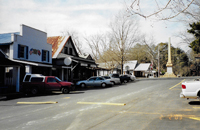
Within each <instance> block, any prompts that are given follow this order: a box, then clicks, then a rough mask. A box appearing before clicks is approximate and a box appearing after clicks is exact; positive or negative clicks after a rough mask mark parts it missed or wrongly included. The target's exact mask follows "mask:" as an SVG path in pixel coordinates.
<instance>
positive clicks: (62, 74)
mask: <svg viewBox="0 0 200 130" xmlns="http://www.w3.org/2000/svg"><path fill="white" fill-rule="evenodd" d="M61 76H62V77H61V79H62V80H63V81H64V69H63V68H62V69H61Z"/></svg>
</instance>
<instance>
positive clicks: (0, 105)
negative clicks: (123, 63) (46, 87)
mask: <svg viewBox="0 0 200 130" xmlns="http://www.w3.org/2000/svg"><path fill="white" fill-rule="evenodd" d="M188 80H193V79H181V78H177V79H159V80H137V81H134V82H129V83H126V84H122V85H115V86H113V87H107V88H100V87H97V88H95V87H88V88H86V89H80V90H76V91H72V92H70V94H62V93H61V92H53V93H49V94H45V95H39V96H24V97H21V98H17V99H10V100H4V99H2V100H0V126H1V127H0V129H1V130H133V129H134V130H161V129H163V130H178V129H197V127H198V126H199V125H200V113H199V112H200V102H199V101H198V100H196V99H194V100H191V99H190V100H187V99H181V98H180V97H179V94H180V92H181V82H182V81H188ZM19 102H27V104H19ZM28 102H29V103H31V102H52V103H49V104H45V103H44V104H28ZM56 102H57V103H56Z"/></svg>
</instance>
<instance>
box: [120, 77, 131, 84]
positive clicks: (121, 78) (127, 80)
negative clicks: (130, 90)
mask: <svg viewBox="0 0 200 130" xmlns="http://www.w3.org/2000/svg"><path fill="white" fill-rule="evenodd" d="M120 81H121V83H127V82H129V81H131V77H130V76H128V75H120Z"/></svg>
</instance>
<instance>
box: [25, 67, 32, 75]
mask: <svg viewBox="0 0 200 130" xmlns="http://www.w3.org/2000/svg"><path fill="white" fill-rule="evenodd" d="M25 68H26V70H25V71H26V74H32V66H30V65H26V66H25Z"/></svg>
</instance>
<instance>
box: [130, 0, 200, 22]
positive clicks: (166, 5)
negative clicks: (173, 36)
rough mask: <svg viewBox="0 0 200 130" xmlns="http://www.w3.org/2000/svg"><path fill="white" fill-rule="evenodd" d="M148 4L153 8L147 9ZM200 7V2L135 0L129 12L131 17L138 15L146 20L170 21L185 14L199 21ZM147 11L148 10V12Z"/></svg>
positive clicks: (189, 0)
mask: <svg viewBox="0 0 200 130" xmlns="http://www.w3.org/2000/svg"><path fill="white" fill-rule="evenodd" d="M142 2H143V3H142ZM147 4H149V5H150V6H149V7H151V8H148V9H147V8H146V7H147ZM144 7H145V8H144ZM199 7H200V1H199V0H153V1H141V0H133V1H132V2H131V4H129V5H127V11H128V12H129V13H130V14H131V15H134V14H137V15H139V16H141V17H143V18H145V19H146V18H153V19H156V20H169V19H173V18H175V17H177V16H179V15H181V14H184V15H185V16H187V17H189V18H193V19H196V20H198V19H200V16H199V13H200V9H199ZM153 9H154V10H153ZM145 10H148V12H147V11H145ZM144 12H146V13H144ZM149 12H151V13H149Z"/></svg>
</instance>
